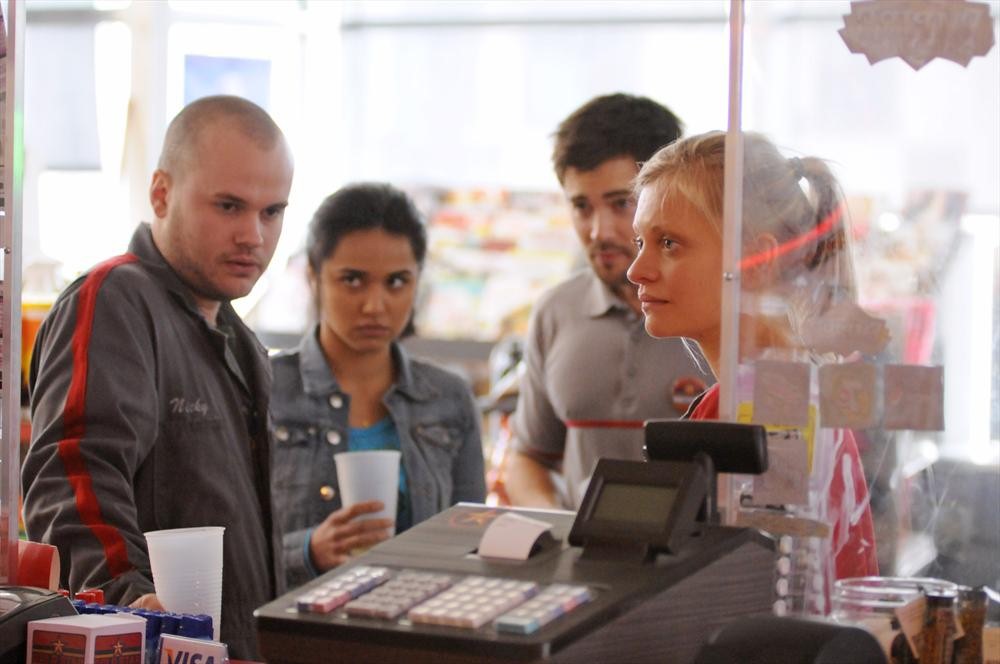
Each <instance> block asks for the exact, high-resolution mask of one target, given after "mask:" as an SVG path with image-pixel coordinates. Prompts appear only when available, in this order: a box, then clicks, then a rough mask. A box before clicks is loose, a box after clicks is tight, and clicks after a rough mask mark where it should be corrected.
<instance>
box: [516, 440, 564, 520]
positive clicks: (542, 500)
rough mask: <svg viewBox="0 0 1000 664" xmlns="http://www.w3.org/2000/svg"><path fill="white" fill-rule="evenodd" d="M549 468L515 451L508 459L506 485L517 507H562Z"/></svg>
mask: <svg viewBox="0 0 1000 664" xmlns="http://www.w3.org/2000/svg"><path fill="white" fill-rule="evenodd" d="M549 472H550V471H549V469H548V468H546V467H545V466H543V465H542V464H540V463H538V462H537V461H535V460H534V459H532V458H531V457H529V456H526V455H524V454H521V453H520V452H517V451H515V452H514V453H513V454H512V455H511V456H510V458H509V459H508V460H507V469H506V471H505V473H504V486H505V487H506V488H507V495H508V496H509V497H510V502H511V503H512V504H513V505H515V506H516V507H540V508H544V509H562V506H561V505H560V504H559V499H558V497H557V495H556V487H555V485H554V484H553V483H552V477H551V476H550V475H549Z"/></svg>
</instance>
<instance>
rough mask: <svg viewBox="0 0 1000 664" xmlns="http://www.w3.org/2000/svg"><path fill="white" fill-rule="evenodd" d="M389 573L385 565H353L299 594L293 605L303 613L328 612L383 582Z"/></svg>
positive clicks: (386, 579)
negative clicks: (348, 569) (352, 567)
mask: <svg viewBox="0 0 1000 664" xmlns="http://www.w3.org/2000/svg"><path fill="white" fill-rule="evenodd" d="M390 575H391V572H390V571H389V569H388V568H386V567H355V568H354V569H352V570H350V571H347V572H344V573H343V574H338V575H337V576H335V577H333V578H332V579H330V580H329V581H326V582H325V583H323V585H321V586H318V587H316V588H313V589H312V590H310V591H309V592H308V593H305V594H303V595H299V596H298V597H297V598H296V599H295V606H296V608H297V609H298V610H299V611H300V612H303V613H330V612H331V611H333V610H335V609H337V608H339V607H341V606H343V605H344V604H347V603H348V602H350V601H351V600H352V599H354V598H355V597H360V596H361V595H364V594H365V593H367V592H368V591H369V590H371V589H372V588H374V587H376V586H379V585H381V584H383V583H385V582H386V581H388V580H389V577H390Z"/></svg>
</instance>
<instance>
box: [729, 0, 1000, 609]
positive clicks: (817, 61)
mask: <svg viewBox="0 0 1000 664" xmlns="http://www.w3.org/2000/svg"><path fill="white" fill-rule="evenodd" d="M807 4H809V3H771V2H748V3H746V5H745V8H746V16H747V20H746V31H745V43H744V54H745V62H744V72H745V78H744V82H743V86H744V87H743V95H744V96H743V115H742V128H743V130H744V133H743V134H742V135H741V138H742V149H743V169H742V170H743V173H742V192H741V196H740V197H739V199H738V200H739V201H740V210H739V212H740V215H739V220H738V221H739V224H740V231H739V234H738V238H739V245H740V258H739V263H738V264H737V265H736V266H735V267H734V266H727V269H726V270H725V271H728V272H730V273H731V274H732V275H733V278H734V280H735V281H736V282H738V290H739V296H738V305H737V311H738V334H734V335H732V336H731V337H730V338H729V343H731V344H734V345H735V352H734V353H733V355H734V356H735V357H736V358H737V361H736V363H735V367H733V370H732V372H731V373H730V374H729V377H730V383H729V385H730V387H731V389H732V390H733V395H734V400H733V412H732V413H730V414H729V415H730V416H731V417H733V418H734V419H736V420H739V421H750V422H755V423H759V424H765V425H767V426H768V428H769V455H770V458H771V468H772V470H770V471H769V472H768V473H767V474H766V475H764V476H761V477H755V478H748V479H744V480H741V481H737V482H735V483H734V485H733V492H734V495H733V496H732V501H733V503H736V504H742V505H743V508H741V509H740V515H739V516H740V517H741V518H743V519H744V520H745V521H747V522H752V521H753V519H754V518H756V517H758V516H759V515H760V514H762V513H768V512H779V513H781V514H782V515H785V516H789V515H790V516H794V517H798V518H801V519H802V520H803V521H804V522H806V523H809V522H811V521H815V522H819V523H821V524H825V525H826V527H827V528H828V530H827V531H826V532H825V533H821V534H820V535H819V536H809V537H803V536H800V535H797V534H795V533H790V535H791V536H792V538H793V540H794V547H795V548H796V549H799V548H800V549H801V551H802V552H803V555H804V556H805V557H806V558H808V559H810V564H813V565H815V566H816V568H817V569H822V570H823V572H822V573H821V574H819V575H818V576H822V577H823V578H822V583H819V580H818V579H817V581H816V582H815V583H814V584H812V585H810V584H806V586H805V588H804V589H803V590H802V591H801V592H800V593H795V592H793V593H791V594H790V595H789V597H788V598H787V602H788V608H789V610H792V611H795V612H803V613H818V614H822V613H826V612H828V611H829V595H830V588H831V586H832V583H833V581H834V580H835V579H836V578H843V577H848V576H863V575H868V574H876V573H877V574H881V575H893V576H917V575H919V576H928V577H937V578H942V579H947V580H949V581H954V582H957V583H960V584H965V585H969V586H977V585H980V584H987V585H990V586H993V587H995V586H996V585H997V583H998V580H1000V558H997V556H996V555H995V552H996V551H997V550H998V549H1000V515H998V512H997V510H996V505H997V500H998V496H1000V472H998V470H1000V469H998V461H1000V432H998V426H997V412H998V401H997V388H996V383H997V376H998V375H1000V371H998V352H997V345H998V344H997V340H998V339H1000V333H998V318H997V311H998V296H1000V291H998V285H997V284H998V281H997V274H998V266H997V261H998V255H1000V252H998V247H1000V231H998V228H1000V217H998V215H1000V189H998V186H997V183H998V182H1000V126H998V123H997V122H996V118H997V117H1000V95H998V88H1000V56H998V52H997V48H996V47H995V36H996V33H997V23H998V13H1000V11H998V10H1000V3H997V2H988V3H983V2H961V3H924V4H923V5H921V6H918V5H920V4H921V3H888V4H890V5H893V7H892V9H893V10H894V11H896V12H897V14H896V20H895V21H894V22H893V23H892V25H893V27H891V28H883V29H879V30H875V29H870V26H871V25H874V23H872V22H871V21H872V20H873V16H874V15H869V14H866V12H875V11H884V10H886V9H885V6H884V5H885V4H886V3H848V2H829V3H814V4H815V5H822V6H823V7H822V9H820V8H818V7H817V6H813V7H812V8H808V9H807V8H806V7H805V5H807ZM876 5H882V8H881V9H880V8H879V7H877V6H876ZM931 5H933V6H931ZM945 5H949V6H950V7H946V6H945ZM928 11H930V12H937V13H934V16H933V17H932V18H933V21H932V22H931V23H933V24H934V25H935V26H937V27H936V28H935V29H934V30H931V31H928V30H926V29H925V30H924V31H923V32H921V31H920V29H918V24H921V23H923V24H924V25H929V24H930V23H927V21H928V20H929V19H928V16H929V15H927V14H926V13H921V12H928ZM882 25H885V24H882ZM864 26H867V27H864ZM907 26H909V27H907ZM949 26H951V27H949ZM956 26H965V27H963V28H962V30H958V27H956ZM907 30H909V31H910V32H907ZM906 35H909V36H908V37H906ZM904 37H906V38H904ZM977 45H978V46H977ZM977 49H978V50H977ZM729 221H734V220H733V219H730V220H729ZM734 231H735V228H734V227H733V226H727V227H726V230H725V232H730V233H733V232H734ZM730 349H731V350H732V348H730ZM723 374H724V375H725V374H726V369H725V368H723ZM793 469H797V470H793ZM791 559H792V560H793V561H795V560H797V558H796V555H795V554H793V555H792V556H791ZM809 588H821V589H822V590H818V591H815V592H812V591H810V590H809Z"/></svg>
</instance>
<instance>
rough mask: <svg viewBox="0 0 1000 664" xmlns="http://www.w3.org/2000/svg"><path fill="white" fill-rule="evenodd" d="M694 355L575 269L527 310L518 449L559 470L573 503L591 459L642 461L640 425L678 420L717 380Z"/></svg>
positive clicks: (572, 504) (592, 277)
mask: <svg viewBox="0 0 1000 664" xmlns="http://www.w3.org/2000/svg"><path fill="white" fill-rule="evenodd" d="M690 347H691V348H692V349H697V346H696V345H695V344H694V343H693V342H691V343H690ZM696 352H697V351H696ZM698 360H699V362H700V367H699V362H696V360H695V359H694V357H693V356H692V354H691V352H689V351H688V349H687V348H686V347H685V345H684V343H683V342H682V340H681V339H676V338H675V339H654V338H652V337H650V336H649V335H648V334H647V333H646V330H645V328H644V327H643V317H642V315H641V314H637V313H636V312H635V311H633V310H632V309H631V308H630V307H629V306H628V305H627V304H626V303H625V302H624V301H623V300H622V299H620V298H619V297H617V296H616V295H615V294H614V293H612V292H611V289H609V288H608V287H607V286H606V285H605V284H604V283H603V282H602V281H601V280H600V279H599V278H598V277H597V276H596V275H595V274H594V273H593V271H591V270H590V269H587V270H585V271H581V272H578V273H577V274H575V275H573V276H572V277H570V278H569V279H567V280H566V281H564V282H562V283H561V284H559V285H557V286H555V287H554V288H552V289H551V290H549V291H547V292H546V293H545V294H544V295H543V296H542V297H541V298H540V299H539V300H538V303H537V304H536V305H535V308H534V310H533V311H532V315H531V322H530V324H529V327H528V337H527V339H526V342H525V366H526V373H525V374H524V375H523V376H522V377H521V382H520V396H519V398H518V402H517V410H516V412H515V413H514V417H513V431H514V436H515V448H516V449H517V450H518V451H520V452H522V453H524V454H526V455H528V456H530V457H532V458H533V459H535V460H537V461H539V462H540V463H542V464H544V465H546V466H547V467H549V468H551V469H553V470H557V471H558V470H561V472H562V475H563V477H564V478H565V483H566V487H565V491H566V496H565V499H566V501H567V503H568V505H567V506H568V507H570V508H572V509H576V508H577V507H578V506H579V504H580V500H581V499H582V498H583V493H584V491H585V489H586V482H587V481H588V480H589V478H590V474H591V472H592V470H593V466H594V464H595V463H596V462H597V459H598V458H600V457H611V458H615V459H636V460H639V459H642V445H643V429H642V423H643V421H644V420H647V419H652V418H675V417H679V416H680V415H681V414H683V412H684V409H685V408H684V407H685V406H686V404H687V403H688V402H689V401H690V398H693V397H694V396H696V395H697V394H698V393H700V392H701V390H702V389H703V388H704V386H706V385H709V384H711V383H712V382H714V379H713V378H712V376H711V374H710V373H709V371H708V363H707V362H705V360H704V359H702V358H701V356H700V355H698ZM701 367H703V369H702V368H701Z"/></svg>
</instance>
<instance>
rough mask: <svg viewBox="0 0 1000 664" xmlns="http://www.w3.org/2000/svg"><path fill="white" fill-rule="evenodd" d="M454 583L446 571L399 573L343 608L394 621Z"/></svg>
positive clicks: (348, 611) (353, 612) (352, 612)
mask: <svg viewBox="0 0 1000 664" xmlns="http://www.w3.org/2000/svg"><path fill="white" fill-rule="evenodd" d="M451 584H452V578H451V577H450V576H448V575H447V574H430V573H427V572H410V571H405V572H400V573H399V574H398V575H397V576H396V577H394V578H393V579H392V580H390V581H389V582H388V583H386V584H385V585H382V586H379V587H378V588H376V589H375V590H373V591H371V592H370V593H368V594H367V595H364V596H362V597H359V598H358V599H356V600H353V601H350V602H348V603H347V605H346V606H345V607H344V610H345V611H346V612H347V615H349V616H368V617H371V618H382V619H384V620H395V619H396V618H398V617H399V616H401V615H403V613H405V612H406V611H407V610H409V609H410V608H412V607H414V606H416V605H418V604H420V603H421V602H423V601H424V600H425V599H427V598H428V597H432V596H434V595H437V594H438V593H439V592H441V591H442V590H444V589H445V588H447V587H448V586H450V585H451Z"/></svg>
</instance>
